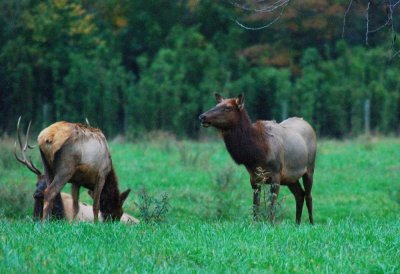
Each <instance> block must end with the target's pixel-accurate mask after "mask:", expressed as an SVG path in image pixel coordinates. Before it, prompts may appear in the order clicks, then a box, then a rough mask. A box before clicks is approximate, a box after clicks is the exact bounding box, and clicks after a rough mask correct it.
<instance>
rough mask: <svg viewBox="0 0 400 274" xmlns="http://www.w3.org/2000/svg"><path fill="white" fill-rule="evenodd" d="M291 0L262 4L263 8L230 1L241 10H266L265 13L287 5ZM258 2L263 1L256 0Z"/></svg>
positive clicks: (278, 0)
mask: <svg viewBox="0 0 400 274" xmlns="http://www.w3.org/2000/svg"><path fill="white" fill-rule="evenodd" d="M290 1H291V0H277V1H275V2H273V3H272V4H267V5H266V6H264V7H263V8H253V7H249V6H247V5H242V4H239V3H237V2H234V1H230V2H231V4H232V5H234V6H235V7H237V8H240V9H242V10H245V11H249V12H267V13H272V12H274V11H275V10H277V9H278V8H281V7H284V6H287V5H288V4H289V2H290ZM258 2H264V1H258Z"/></svg>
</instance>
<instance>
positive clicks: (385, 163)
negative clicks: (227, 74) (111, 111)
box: [0, 139, 400, 273]
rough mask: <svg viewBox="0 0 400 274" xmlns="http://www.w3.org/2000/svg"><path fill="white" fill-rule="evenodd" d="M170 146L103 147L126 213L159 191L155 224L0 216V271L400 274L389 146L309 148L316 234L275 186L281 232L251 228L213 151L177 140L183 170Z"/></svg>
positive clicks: (399, 204)
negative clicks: (161, 211)
mask: <svg viewBox="0 0 400 274" xmlns="http://www.w3.org/2000/svg"><path fill="white" fill-rule="evenodd" d="M176 142H178V141H176V140H172V141H170V142H167V143H165V142H162V141H160V142H140V143H136V144H133V143H130V144H111V151H112V157H113V163H114V165H115V169H116V172H117V174H118V177H119V180H120V185H121V189H125V188H127V187H130V188H132V189H133V192H132V193H133V194H131V196H130V197H128V199H127V202H126V204H125V206H124V208H125V210H126V211H127V212H128V213H131V214H133V215H135V216H139V215H140V214H139V213H140V212H139V209H138V207H137V206H136V204H137V203H139V202H140V197H139V195H138V193H139V190H140V189H141V188H142V187H143V186H145V187H146V189H147V190H148V191H149V193H151V195H154V196H156V197H158V196H159V195H160V194H162V193H164V192H165V193H168V197H169V204H170V211H169V212H168V214H167V215H166V218H165V220H166V222H163V223H160V224H157V225H147V224H145V222H142V223H141V224H140V225H139V226H126V225H122V224H99V225H94V224H67V223H64V222H59V223H47V224H45V225H40V224H36V223H32V222H30V221H29V220H28V221H27V220H26V219H24V218H21V219H17V220H9V219H1V218H0V250H1V252H0V273H4V272H7V273H20V272H43V271H50V272H53V271H54V272H81V271H82V269H85V271H88V272H105V271H107V272H135V271H136V272H139V273H143V272H184V273H186V272H200V273H201V272H205V273H210V272H239V273H248V272H260V271H265V272H277V273H292V272H296V273H321V272H324V273H353V272H357V273H399V272H400V261H399V260H398V258H399V257H400V236H399V235H400V231H399V230H400V218H399V216H400V198H399V193H400V185H399V184H398V182H399V181H400V172H399V171H400V162H399V159H400V141H399V140H397V139H372V140H368V144H366V143H365V142H364V141H342V142H338V141H323V142H320V143H319V147H318V155H317V164H316V171H315V178H314V186H313V191H312V193H313V201H314V219H315V223H316V225H315V226H310V225H309V224H308V221H307V219H308V218H307V215H306V214H307V213H306V210H304V211H303V223H302V224H301V225H300V226H297V225H295V201H294V198H293V196H292V194H291V193H290V192H289V190H288V189H287V188H286V187H281V191H280V194H279V199H283V200H284V203H283V210H282V214H281V216H280V222H278V223H277V224H276V225H274V226H271V225H269V224H268V223H263V222H254V221H253V220H252V216H251V214H252V190H251V187H250V183H249V178H248V174H247V172H246V170H245V168H244V167H238V166H236V165H234V163H233V162H232V160H231V159H230V157H229V155H228V153H227V152H226V149H225V147H224V145H223V143H222V142H215V143H214V142H212V143H192V142H187V141H186V142H185V150H188V151H189V152H191V153H199V154H200V156H198V157H199V159H201V158H202V157H205V158H206V160H196V162H195V163H192V164H190V163H189V164H188V163H184V162H183V161H182V151H180V148H179V147H178V146H177V145H176V144H177V143H176ZM166 144H168V145H166ZM166 146H167V147H166ZM11 148H12V146H11V147H10V148H8V149H6V153H12V149H11ZM0 157H3V156H0ZM5 157H8V156H5ZM10 164H11V163H10ZM12 165H14V164H12ZM0 172H1V174H2V176H0V188H3V189H4V188H8V187H9V186H10V184H14V185H26V186H27V188H28V189H29V188H30V187H31V186H32V192H33V189H34V186H33V184H34V181H35V178H34V176H33V175H32V174H31V173H30V172H29V171H27V170H26V169H25V168H24V167H21V166H19V165H15V166H13V167H12V168H5V169H1V171H0ZM67 191H68V190H67ZM28 192H29V191H28ZM135 193H136V194H135ZM10 195H12V194H7V196H10ZM0 199H1V198H0ZM82 199H83V200H86V201H87V202H90V203H91V200H90V199H88V198H87V196H85V195H83V197H82ZM13 203H15V202H13ZM32 204H33V200H32ZM16 208H17V206H16ZM28 212H29V210H28ZM25 214H26V213H25ZM22 215H24V214H22Z"/></svg>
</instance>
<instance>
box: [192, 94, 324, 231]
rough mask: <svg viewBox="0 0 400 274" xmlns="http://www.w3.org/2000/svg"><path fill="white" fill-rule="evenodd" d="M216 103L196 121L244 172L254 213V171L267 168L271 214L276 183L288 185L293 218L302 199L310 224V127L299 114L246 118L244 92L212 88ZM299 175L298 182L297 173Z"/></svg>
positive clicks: (298, 214) (256, 183) (256, 201)
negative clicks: (231, 94)
mask: <svg viewBox="0 0 400 274" xmlns="http://www.w3.org/2000/svg"><path fill="white" fill-rule="evenodd" d="M215 98H216V100H217V105H216V106H215V107H214V108H212V109H210V110H209V111H207V112H205V113H203V114H201V115H200V116H199V119H200V121H201V124H202V126H204V127H209V126H213V127H215V128H217V129H218V130H219V131H220V132H221V135H222V138H223V139H224V142H225V146H226V148H227V150H228V152H229V154H230V155H231V157H232V158H233V160H234V161H235V162H236V163H237V164H239V165H244V166H245V167H246V169H247V171H248V173H249V174H250V183H251V186H252V188H253V206H254V217H255V219H257V218H258V216H257V214H258V210H259V207H260V191H261V186H260V183H259V182H260V178H259V172H260V170H262V171H263V173H264V174H268V178H267V180H266V181H267V183H268V184H271V193H272V198H271V219H272V220H274V217H275V216H274V210H273V208H274V207H275V205H276V201H277V196H278V194H279V189H280V186H281V185H286V186H288V187H289V189H290V191H291V192H292V193H293V195H294V197H295V200H296V222H297V223H298V224H299V223H300V222H301V215H302V210H303V203H304V200H305V201H306V205H307V209H308V216H309V220H310V223H311V224H313V223H314V220H313V207H312V196H311V188H312V184H313V175H314V165H315V156H316V149H317V143H316V135H315V132H314V130H313V128H312V127H311V126H310V125H309V124H308V123H307V122H306V121H304V120H303V119H302V118H296V117H294V118H289V119H287V120H284V121H283V122H281V123H279V124H278V123H276V122H275V121H257V122H255V123H252V122H251V120H250V118H249V116H248V114H247V112H246V110H245V108H244V96H243V95H242V94H241V95H239V96H238V97H237V98H229V99H224V98H223V97H222V96H221V95H219V94H217V93H216V94H215ZM300 178H302V180H303V186H304V190H303V188H302V186H301V185H300V182H299V179H300Z"/></svg>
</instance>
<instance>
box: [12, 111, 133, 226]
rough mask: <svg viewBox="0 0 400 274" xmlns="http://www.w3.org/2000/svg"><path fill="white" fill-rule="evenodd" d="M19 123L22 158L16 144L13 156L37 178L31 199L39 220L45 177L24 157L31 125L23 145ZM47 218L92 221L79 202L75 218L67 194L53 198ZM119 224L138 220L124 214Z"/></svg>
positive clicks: (35, 215) (87, 209)
mask: <svg viewBox="0 0 400 274" xmlns="http://www.w3.org/2000/svg"><path fill="white" fill-rule="evenodd" d="M20 121H21V117H20V118H19V120H18V124H17V136H18V143H19V147H20V150H21V154H22V158H19V157H18V156H17V153H16V146H17V144H16V143H15V150H14V156H15V158H16V159H17V160H18V161H19V162H21V163H22V164H23V165H25V166H26V167H27V168H28V169H29V170H30V171H32V172H33V173H34V174H36V176H37V182H36V190H35V192H34V194H33V198H34V200H35V203H34V210H33V217H34V219H36V220H38V219H41V218H42V216H43V204H44V192H45V190H46V188H47V181H46V178H45V175H43V174H42V172H41V171H40V170H39V169H38V168H36V167H35V166H34V164H33V163H32V160H30V159H29V160H28V159H27V157H26V151H27V149H32V147H31V146H30V145H29V144H28V141H29V132H30V126H31V123H29V126H28V129H27V133H26V140H25V144H24V145H23V144H22V140H21V134H20ZM89 194H90V195H91V196H92V192H91V191H89ZM92 198H93V196H92ZM49 217H50V218H51V219H57V220H61V219H67V220H68V221H72V220H74V219H75V220H77V221H83V222H88V221H93V220H94V215H93V208H92V207H91V206H90V205H87V204H85V203H81V202H80V203H79V210H78V213H77V214H76V216H75V213H74V212H73V198H72V196H71V195H69V194H67V193H58V194H57V195H56V196H55V198H54V204H53V208H52V210H51V211H50V212H49ZM100 220H101V221H103V220H104V218H103V216H102V213H101V212H100ZM121 222H123V223H135V224H137V223H139V220H137V219H136V218H135V217H133V216H130V215H128V214H126V213H124V214H123V215H122V217H121Z"/></svg>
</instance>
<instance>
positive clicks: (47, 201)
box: [42, 173, 71, 223]
mask: <svg viewBox="0 0 400 274" xmlns="http://www.w3.org/2000/svg"><path fill="white" fill-rule="evenodd" d="M70 178H71V176H70V173H64V174H62V173H60V174H57V175H56V176H55V177H54V180H53V182H51V184H50V185H49V186H48V187H47V188H46V190H45V191H44V206H43V216H42V223H44V221H45V220H46V218H47V216H48V215H49V213H50V212H51V210H52V209H53V201H54V198H55V197H56V195H57V194H58V193H60V191H61V189H62V188H63V187H64V186H65V184H66V183H67V182H68V180H69V179H70Z"/></svg>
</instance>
